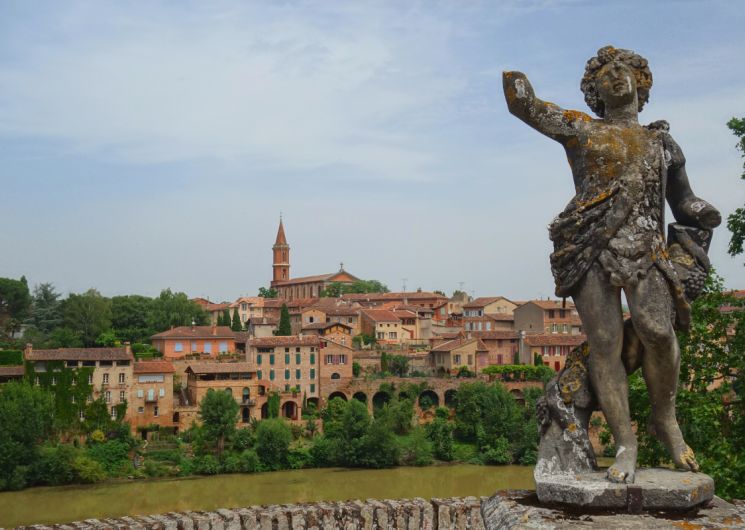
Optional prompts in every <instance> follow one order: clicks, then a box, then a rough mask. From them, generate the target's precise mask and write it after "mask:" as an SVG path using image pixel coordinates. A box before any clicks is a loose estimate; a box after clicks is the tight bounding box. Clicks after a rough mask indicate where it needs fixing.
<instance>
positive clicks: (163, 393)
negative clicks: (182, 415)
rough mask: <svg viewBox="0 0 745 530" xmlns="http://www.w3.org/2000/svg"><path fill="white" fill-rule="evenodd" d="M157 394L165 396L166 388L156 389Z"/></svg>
mask: <svg viewBox="0 0 745 530" xmlns="http://www.w3.org/2000/svg"><path fill="white" fill-rule="evenodd" d="M158 395H159V396H160V397H166V389H165V388H161V389H160V390H158Z"/></svg>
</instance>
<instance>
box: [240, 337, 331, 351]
mask: <svg viewBox="0 0 745 530" xmlns="http://www.w3.org/2000/svg"><path fill="white" fill-rule="evenodd" d="M319 342H320V339H319V338H318V336H317V335H311V336H303V337H298V336H296V335H289V336H287V337H260V338H256V339H251V340H249V341H248V344H249V346H254V347H257V348H262V347H273V346H318V343H319Z"/></svg>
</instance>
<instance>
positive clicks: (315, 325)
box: [303, 322, 352, 330]
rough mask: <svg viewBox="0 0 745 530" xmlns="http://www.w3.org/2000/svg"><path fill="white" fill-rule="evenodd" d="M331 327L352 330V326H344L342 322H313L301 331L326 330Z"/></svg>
mask: <svg viewBox="0 0 745 530" xmlns="http://www.w3.org/2000/svg"><path fill="white" fill-rule="evenodd" d="M333 326H343V327H345V328H347V329H352V326H349V325H347V324H344V323H343V322H314V323H313V324H306V325H305V326H303V329H304V330H305V329H328V328H330V327H333Z"/></svg>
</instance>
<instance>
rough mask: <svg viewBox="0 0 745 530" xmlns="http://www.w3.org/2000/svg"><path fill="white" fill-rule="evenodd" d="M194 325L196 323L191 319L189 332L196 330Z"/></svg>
mask: <svg viewBox="0 0 745 530" xmlns="http://www.w3.org/2000/svg"><path fill="white" fill-rule="evenodd" d="M196 325H197V323H196V322H194V319H193V318H192V319H191V330H192V331H195V330H196Z"/></svg>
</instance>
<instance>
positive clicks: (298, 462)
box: [287, 447, 312, 469]
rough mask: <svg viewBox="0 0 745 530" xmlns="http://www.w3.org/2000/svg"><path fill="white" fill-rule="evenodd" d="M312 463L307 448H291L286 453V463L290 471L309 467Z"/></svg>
mask: <svg viewBox="0 0 745 530" xmlns="http://www.w3.org/2000/svg"><path fill="white" fill-rule="evenodd" d="M311 461H312V457H311V455H310V450H309V449H308V448H307V447H293V448H292V449H290V450H289V452H288V453H287V462H288V464H289V467H290V469H303V468H304V467H309V464H310V463H311Z"/></svg>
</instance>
